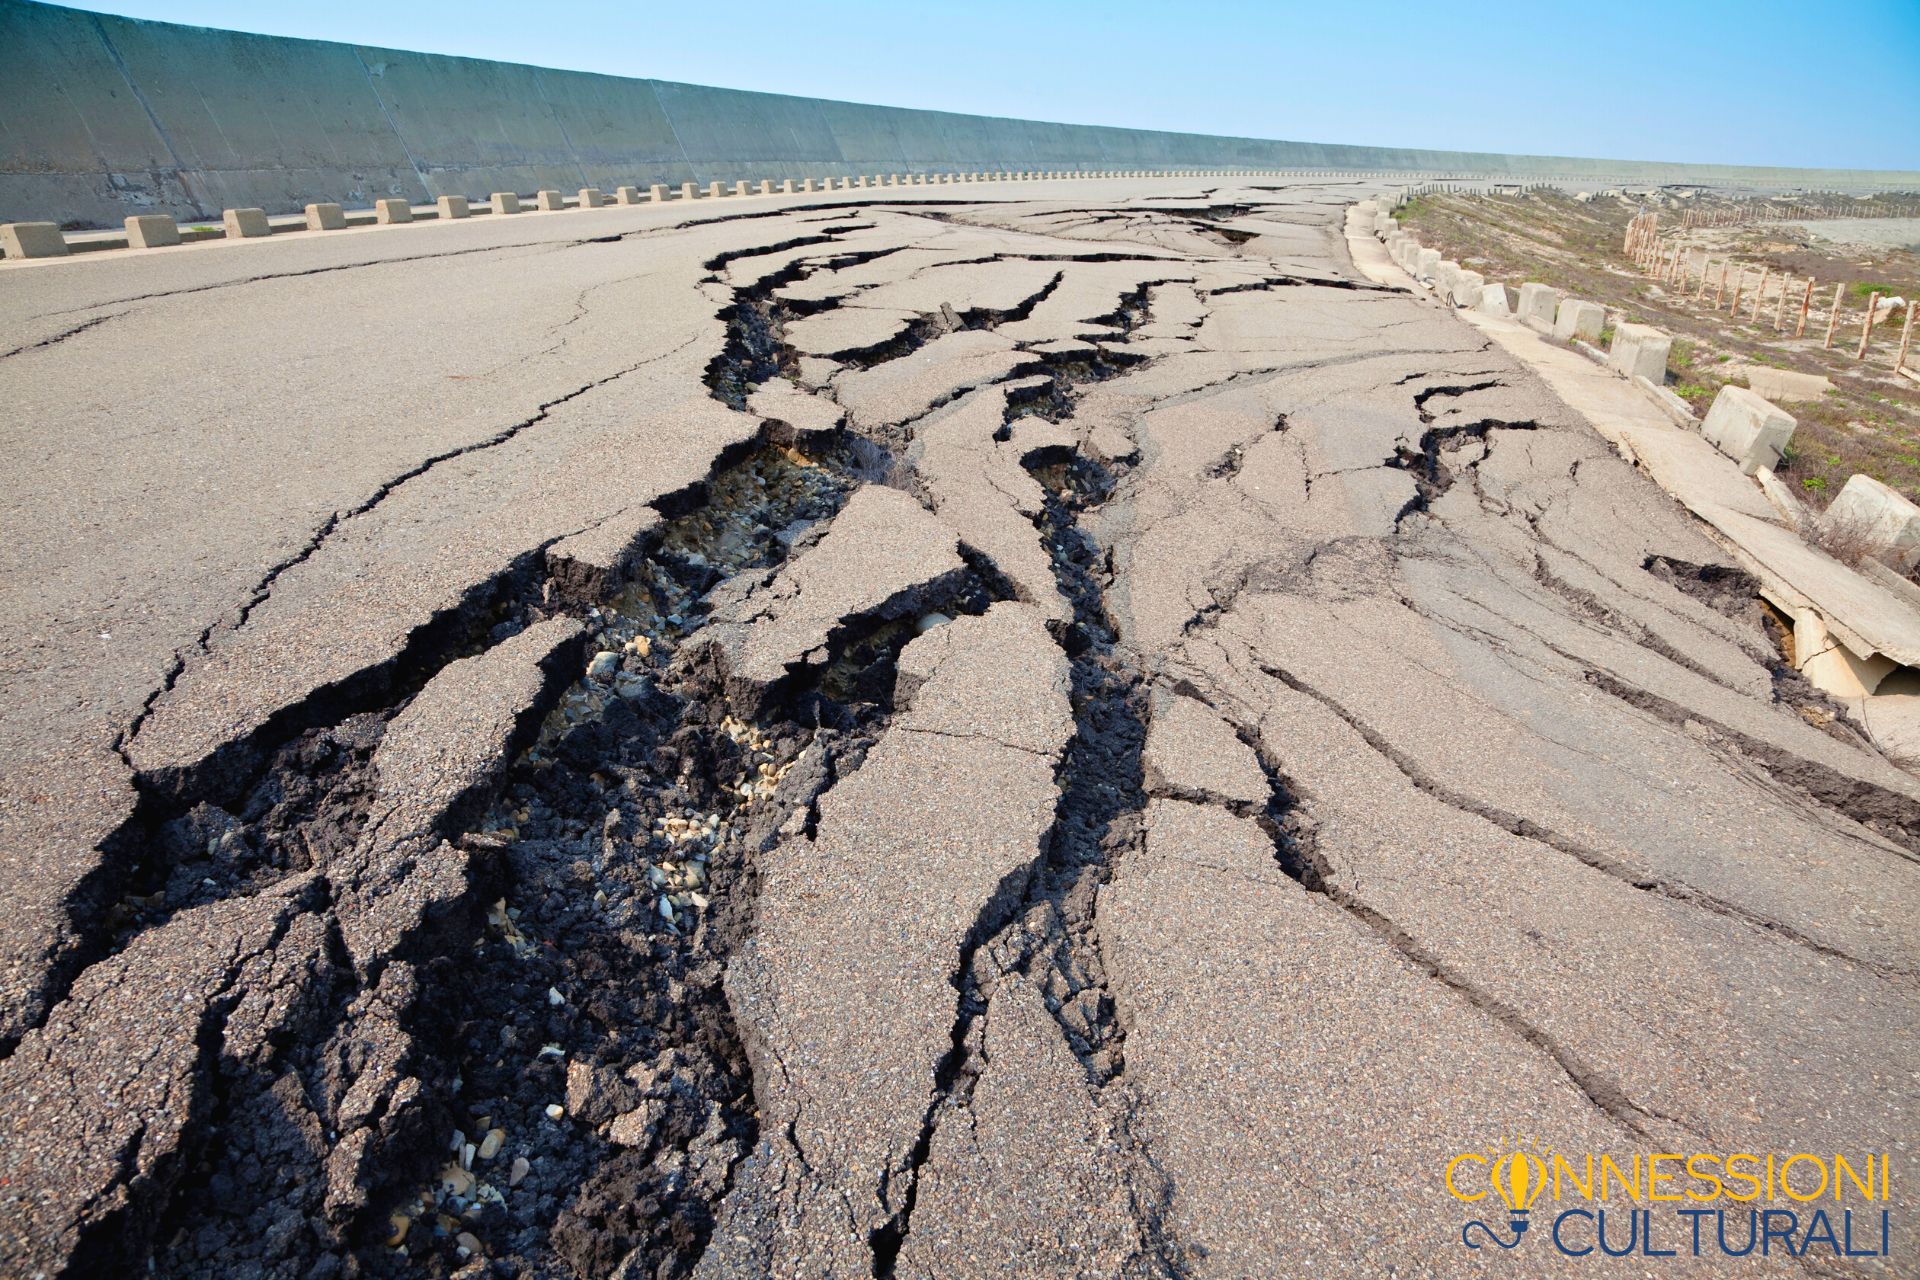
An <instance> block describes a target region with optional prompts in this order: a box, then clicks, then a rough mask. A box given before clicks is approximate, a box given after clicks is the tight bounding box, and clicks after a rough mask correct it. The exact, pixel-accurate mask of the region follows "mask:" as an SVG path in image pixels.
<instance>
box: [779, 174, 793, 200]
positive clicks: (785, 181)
mask: <svg viewBox="0 0 1920 1280" xmlns="http://www.w3.org/2000/svg"><path fill="white" fill-rule="evenodd" d="M780 194H781V195H783V196H790V195H792V194H793V179H792V178H782V179H780Z"/></svg>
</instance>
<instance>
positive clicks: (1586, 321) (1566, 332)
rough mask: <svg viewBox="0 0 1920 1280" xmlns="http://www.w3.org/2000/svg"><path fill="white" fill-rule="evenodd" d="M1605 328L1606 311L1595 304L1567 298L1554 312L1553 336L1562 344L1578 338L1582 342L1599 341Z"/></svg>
mask: <svg viewBox="0 0 1920 1280" xmlns="http://www.w3.org/2000/svg"><path fill="white" fill-rule="evenodd" d="M1606 327H1607V309H1606V308H1605V307H1603V306H1601V305H1600V304H1599V303H1597V302H1584V301H1582V300H1580V299H1579V298H1568V299H1566V300H1565V301H1563V302H1562V303H1561V304H1560V306H1559V307H1558V308H1557V309H1556V310H1555V311H1554V316H1553V336H1554V337H1556V338H1558V339H1559V340H1560V341H1562V342H1571V341H1573V339H1575V338H1578V339H1580V341H1582V342H1598V341H1600V331H1601V330H1602V329H1604V328H1606Z"/></svg>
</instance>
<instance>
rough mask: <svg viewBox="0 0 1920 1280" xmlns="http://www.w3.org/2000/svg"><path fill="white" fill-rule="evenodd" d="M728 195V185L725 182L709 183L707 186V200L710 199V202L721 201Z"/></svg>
mask: <svg viewBox="0 0 1920 1280" xmlns="http://www.w3.org/2000/svg"><path fill="white" fill-rule="evenodd" d="M726 194H727V185H726V183H724V182H709V183H708V184H707V199H709V200H719V199H721V198H722V197H724V196H725V195H726Z"/></svg>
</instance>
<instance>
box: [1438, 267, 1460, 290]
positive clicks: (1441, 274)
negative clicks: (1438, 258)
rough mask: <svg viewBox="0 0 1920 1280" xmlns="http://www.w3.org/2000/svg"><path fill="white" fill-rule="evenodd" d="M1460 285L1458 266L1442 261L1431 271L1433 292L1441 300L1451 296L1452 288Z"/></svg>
mask: <svg viewBox="0 0 1920 1280" xmlns="http://www.w3.org/2000/svg"><path fill="white" fill-rule="evenodd" d="M1459 283H1460V264H1459V263H1457V262H1447V261H1442V262H1441V263H1440V265H1439V266H1437V267H1435V268H1434V269H1433V291H1434V293H1436V294H1438V295H1439V296H1440V297H1442V298H1451V297H1452V296H1453V290H1454V286H1455V285H1457V284H1459Z"/></svg>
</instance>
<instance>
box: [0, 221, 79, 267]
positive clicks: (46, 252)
mask: <svg viewBox="0 0 1920 1280" xmlns="http://www.w3.org/2000/svg"><path fill="white" fill-rule="evenodd" d="M0 249H5V250H6V252H7V256H8V257H9V258H64V257H66V256H67V238H66V236H64V235H62V234H61V233H60V224H59V223H57V222H0Z"/></svg>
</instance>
